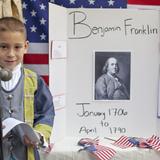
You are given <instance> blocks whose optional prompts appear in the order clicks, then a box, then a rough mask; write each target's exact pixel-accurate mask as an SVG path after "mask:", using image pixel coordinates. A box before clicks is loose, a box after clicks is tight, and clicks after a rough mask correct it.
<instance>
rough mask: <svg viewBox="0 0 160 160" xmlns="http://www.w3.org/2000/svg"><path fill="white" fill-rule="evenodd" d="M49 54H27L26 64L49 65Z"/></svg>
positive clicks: (25, 57) (25, 56)
mask: <svg viewBox="0 0 160 160" xmlns="http://www.w3.org/2000/svg"><path fill="white" fill-rule="evenodd" d="M48 63H49V57H48V54H25V55H24V64H48Z"/></svg>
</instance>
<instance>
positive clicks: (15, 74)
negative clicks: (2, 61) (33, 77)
mask: <svg viewBox="0 0 160 160" xmlns="http://www.w3.org/2000/svg"><path fill="white" fill-rule="evenodd" d="M21 66H22V64H19V65H18V66H16V67H15V68H14V70H13V71H12V78H11V79H10V80H9V81H1V85H2V88H4V89H5V90H6V91H11V90H12V89H13V88H14V87H15V86H16V85H17V83H18V81H19V79H20V77H21Z"/></svg>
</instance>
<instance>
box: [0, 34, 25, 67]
mask: <svg viewBox="0 0 160 160" xmlns="http://www.w3.org/2000/svg"><path fill="white" fill-rule="evenodd" d="M27 49H28V41H25V38H24V35H23V34H22V33H21V32H11V31H6V32H1V33H0V66H1V67H4V68H7V69H9V70H13V69H14V68H15V67H16V66H17V65H18V64H19V63H21V62H22V61H23V56H24V53H26V52H27Z"/></svg>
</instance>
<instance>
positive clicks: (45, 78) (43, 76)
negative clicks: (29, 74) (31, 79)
mask: <svg viewBox="0 0 160 160" xmlns="http://www.w3.org/2000/svg"><path fill="white" fill-rule="evenodd" d="M41 77H42V78H43V79H44V81H45V82H46V84H47V85H49V76H47V75H41Z"/></svg>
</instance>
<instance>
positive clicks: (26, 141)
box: [23, 135, 38, 148]
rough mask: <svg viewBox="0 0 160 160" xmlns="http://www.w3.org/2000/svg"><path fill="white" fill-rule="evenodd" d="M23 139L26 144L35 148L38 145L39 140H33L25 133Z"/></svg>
mask: <svg viewBox="0 0 160 160" xmlns="http://www.w3.org/2000/svg"><path fill="white" fill-rule="evenodd" d="M23 141H24V144H25V145H26V146H31V147H33V148H36V147H37V146H38V144H37V142H32V141H31V140H30V139H29V138H28V136H27V135H24V137H23Z"/></svg>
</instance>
